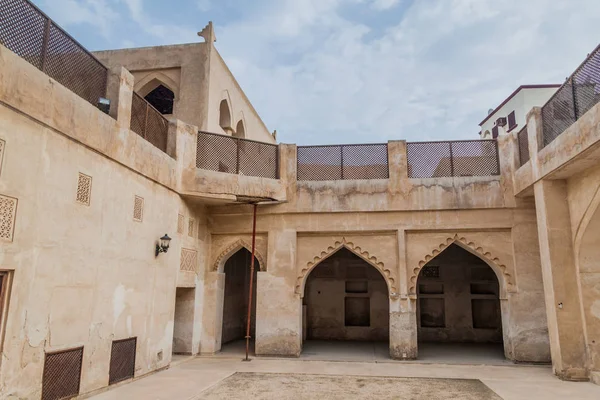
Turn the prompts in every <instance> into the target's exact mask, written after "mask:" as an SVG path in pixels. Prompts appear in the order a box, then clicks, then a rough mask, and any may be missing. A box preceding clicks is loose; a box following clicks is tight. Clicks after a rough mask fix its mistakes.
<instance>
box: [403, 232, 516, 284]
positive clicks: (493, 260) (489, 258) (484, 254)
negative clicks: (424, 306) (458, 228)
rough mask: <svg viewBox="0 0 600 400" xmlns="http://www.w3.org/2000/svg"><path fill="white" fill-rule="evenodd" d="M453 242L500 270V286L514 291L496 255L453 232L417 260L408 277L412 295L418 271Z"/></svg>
mask: <svg viewBox="0 0 600 400" xmlns="http://www.w3.org/2000/svg"><path fill="white" fill-rule="evenodd" d="M453 243H457V244H459V245H460V246H461V247H464V248H468V249H469V250H471V252H472V253H473V254H475V255H476V256H478V257H479V258H481V259H482V260H484V261H486V262H487V263H488V264H489V265H493V266H494V267H495V268H492V269H494V270H495V271H497V272H500V273H501V274H502V276H503V277H504V282H500V285H501V287H502V284H503V283H504V289H505V290H506V291H507V292H512V291H514V281H513V278H512V276H511V275H510V274H509V273H508V271H507V268H506V265H504V264H502V263H501V262H500V259H499V258H498V257H494V256H493V255H492V254H491V253H490V252H488V251H485V250H484V249H483V248H482V247H481V246H477V245H476V244H475V242H472V241H469V240H468V239H467V238H465V237H464V236H460V235H458V234H455V235H454V236H450V237H448V238H447V239H446V240H445V241H444V242H443V243H440V245H439V246H437V247H436V248H434V249H433V250H432V251H431V253H429V254H427V255H426V256H425V257H423V259H421V260H420V261H419V265H418V267H415V268H414V269H413V270H412V273H411V275H410V279H409V289H408V293H409V294H413V295H414V294H416V286H417V278H418V277H419V272H421V269H422V268H423V267H424V266H425V264H427V263H428V262H429V261H431V260H433V259H434V258H435V257H437V256H438V255H439V254H440V253H441V252H442V251H444V250H445V249H446V248H447V247H448V246H450V245H451V244H453Z"/></svg>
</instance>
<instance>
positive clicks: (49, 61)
mask: <svg viewBox="0 0 600 400" xmlns="http://www.w3.org/2000/svg"><path fill="white" fill-rule="evenodd" d="M44 66H45V67H44V72H46V73H47V74H48V75H50V76H51V77H52V78H54V79H56V80H57V81H59V82H60V83H62V84H63V85H64V86H66V87H67V88H69V89H70V90H71V91H73V92H74V93H75V94H77V95H78V96H80V97H82V98H84V99H85V100H87V101H89V102H90V103H92V104H94V105H96V104H98V99H99V98H100V97H105V96H106V80H107V70H106V67H104V66H103V65H102V64H100V62H99V61H98V60H96V59H95V58H94V57H93V56H92V55H90V54H89V53H88V52H87V51H86V50H85V49H84V48H82V47H81V46H79V45H78V44H77V43H76V42H75V41H73V39H71V37H70V36H69V35H67V34H66V33H65V32H64V31H63V30H62V29H60V28H59V27H57V26H56V25H54V24H51V25H50V36H49V37H48V49H47V51H46V61H45V63H44Z"/></svg>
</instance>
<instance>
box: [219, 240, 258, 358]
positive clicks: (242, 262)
mask: <svg viewBox="0 0 600 400" xmlns="http://www.w3.org/2000/svg"><path fill="white" fill-rule="evenodd" d="M251 257H252V254H251V253H250V252H249V251H248V250H247V249H246V248H241V249H240V250H238V251H237V252H235V253H234V254H233V255H232V256H231V257H230V258H229V259H228V260H227V261H226V262H225V266H224V269H223V272H224V273H225V285H224V290H223V296H224V297H223V320H222V330H221V351H222V352H227V353H230V352H231V353H233V352H235V353H240V352H243V349H245V343H246V342H245V336H246V323H247V320H248V319H247V316H248V293H249V292H248V291H249V288H250V260H251ZM259 268H260V266H259V264H258V260H257V259H256V257H254V281H253V282H254V283H253V291H252V312H251V320H250V336H251V337H252V339H251V340H252V346H251V350H252V352H254V350H253V349H254V346H253V343H254V338H255V332H256V277H257V272H258V270H259Z"/></svg>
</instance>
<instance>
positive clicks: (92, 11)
mask: <svg viewBox="0 0 600 400" xmlns="http://www.w3.org/2000/svg"><path fill="white" fill-rule="evenodd" d="M43 6H44V7H43V8H44V10H45V11H46V12H47V13H48V14H49V15H50V17H52V19H53V20H54V21H56V22H57V23H58V24H59V25H74V24H89V25H92V26H94V27H96V28H98V29H99V32H100V34H101V35H103V36H104V37H110V36H111V35H110V33H111V32H110V27H111V25H112V24H113V23H114V22H115V21H116V20H118V18H119V13H118V12H117V11H116V10H115V9H114V8H113V6H112V5H111V4H110V3H109V2H108V1H107V0H82V1H77V0H52V1H50V0H46V1H45V2H44V3H43Z"/></svg>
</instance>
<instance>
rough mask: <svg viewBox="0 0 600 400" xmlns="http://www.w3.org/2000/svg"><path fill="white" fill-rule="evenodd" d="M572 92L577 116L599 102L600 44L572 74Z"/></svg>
mask: <svg viewBox="0 0 600 400" xmlns="http://www.w3.org/2000/svg"><path fill="white" fill-rule="evenodd" d="M573 92H574V93H575V106H576V107H575V109H576V111H577V114H576V117H577V118H579V117H581V116H582V115H583V114H585V113H586V112H588V111H589V110H590V109H591V108H592V107H593V106H595V105H596V104H597V103H598V102H600V46H598V47H597V48H596V49H595V50H594V51H593V52H592V53H591V54H590V55H589V56H588V57H587V59H586V60H585V62H584V63H583V64H582V65H581V67H580V68H579V69H578V70H577V71H575V73H574V74H573Z"/></svg>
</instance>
